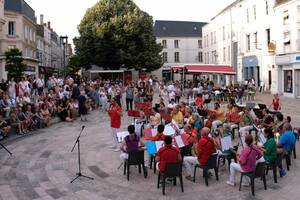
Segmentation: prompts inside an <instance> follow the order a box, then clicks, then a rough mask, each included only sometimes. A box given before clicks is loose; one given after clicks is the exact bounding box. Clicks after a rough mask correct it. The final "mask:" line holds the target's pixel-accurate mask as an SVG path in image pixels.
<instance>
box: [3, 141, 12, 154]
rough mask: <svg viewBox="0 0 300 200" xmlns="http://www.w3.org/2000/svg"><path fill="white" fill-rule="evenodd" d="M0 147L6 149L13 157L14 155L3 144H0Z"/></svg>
mask: <svg viewBox="0 0 300 200" xmlns="http://www.w3.org/2000/svg"><path fill="white" fill-rule="evenodd" d="M0 147H2V149H4V150H5V151H6V152H7V153H8V154H9V155H10V156H12V153H11V152H10V151H9V150H8V149H7V148H6V147H5V146H4V145H3V144H1V143H0Z"/></svg>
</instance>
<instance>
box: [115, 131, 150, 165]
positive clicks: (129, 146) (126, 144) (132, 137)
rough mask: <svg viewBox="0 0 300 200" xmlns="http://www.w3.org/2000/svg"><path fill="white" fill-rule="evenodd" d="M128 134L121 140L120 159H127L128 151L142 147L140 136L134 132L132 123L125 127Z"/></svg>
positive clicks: (134, 150)
mask: <svg viewBox="0 0 300 200" xmlns="http://www.w3.org/2000/svg"><path fill="white" fill-rule="evenodd" d="M127 130H128V132H129V135H128V136H126V137H125V138H124V140H123V142H122V145H121V150H122V151H123V153H121V155H120V158H121V159H122V160H127V159H128V153H130V152H136V151H138V150H139V148H141V147H144V146H145V145H144V143H143V142H142V141H141V140H140V137H139V136H138V135H137V134H136V133H135V128H134V125H129V126H128V128H127Z"/></svg>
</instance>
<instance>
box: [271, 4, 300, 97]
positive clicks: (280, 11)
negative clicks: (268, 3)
mask: <svg viewBox="0 0 300 200" xmlns="http://www.w3.org/2000/svg"><path fill="white" fill-rule="evenodd" d="M274 11H275V16H274V20H273V21H274V22H276V23H274V32H275V33H276V34H275V35H274V39H275V40H276V58H275V59H276V67H275V70H274V74H275V76H276V79H275V80H276V81H277V84H276V87H275V88H274V91H275V92H277V93H279V94H283V95H284V96H288V97H296V98H300V0H285V1H284V0H281V1H278V2H277V4H276V5H275V7H274Z"/></svg>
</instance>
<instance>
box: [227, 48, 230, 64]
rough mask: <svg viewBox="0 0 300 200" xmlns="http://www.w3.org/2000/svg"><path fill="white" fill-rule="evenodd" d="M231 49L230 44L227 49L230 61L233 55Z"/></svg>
mask: <svg viewBox="0 0 300 200" xmlns="http://www.w3.org/2000/svg"><path fill="white" fill-rule="evenodd" d="M230 51H231V49H230V46H228V49H227V56H228V61H230V60H231V57H230V55H231V52H230Z"/></svg>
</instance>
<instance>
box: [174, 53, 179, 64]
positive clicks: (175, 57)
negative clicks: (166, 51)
mask: <svg viewBox="0 0 300 200" xmlns="http://www.w3.org/2000/svg"><path fill="white" fill-rule="evenodd" d="M174 62H179V52H175V53H174Z"/></svg>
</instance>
